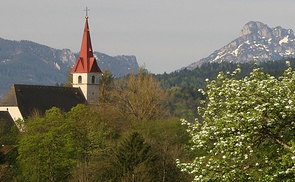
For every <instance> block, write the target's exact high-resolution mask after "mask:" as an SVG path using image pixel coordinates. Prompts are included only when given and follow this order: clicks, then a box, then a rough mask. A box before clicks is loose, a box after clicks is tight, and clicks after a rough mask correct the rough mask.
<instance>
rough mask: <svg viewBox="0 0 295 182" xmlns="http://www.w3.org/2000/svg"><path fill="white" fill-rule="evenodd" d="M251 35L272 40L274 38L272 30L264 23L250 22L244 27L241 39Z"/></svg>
mask: <svg viewBox="0 0 295 182" xmlns="http://www.w3.org/2000/svg"><path fill="white" fill-rule="evenodd" d="M249 34H258V35H260V36H261V37H266V38H270V37H271V36H272V29H271V28H269V27H268V26H267V25H266V24H264V23H262V22H259V21H250V22H248V23H246V24H245V25H244V27H243V29H242V30H241V33H240V37H242V36H246V35H249Z"/></svg>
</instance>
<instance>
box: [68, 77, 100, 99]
mask: <svg viewBox="0 0 295 182" xmlns="http://www.w3.org/2000/svg"><path fill="white" fill-rule="evenodd" d="M79 76H81V78H82V80H81V82H80V83H79ZM93 76H94V78H95V79H94V83H92V77H93ZM99 79H100V73H74V74H73V87H76V88H78V87H80V89H81V91H82V92H83V94H84V96H85V98H86V100H87V102H89V103H93V102H98V97H99Z"/></svg>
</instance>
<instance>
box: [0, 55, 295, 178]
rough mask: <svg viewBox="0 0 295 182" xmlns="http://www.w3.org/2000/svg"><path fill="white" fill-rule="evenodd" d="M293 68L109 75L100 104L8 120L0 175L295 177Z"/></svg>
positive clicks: (294, 63)
mask: <svg viewBox="0 0 295 182" xmlns="http://www.w3.org/2000/svg"><path fill="white" fill-rule="evenodd" d="M294 67H295V59H289V61H286V60H280V61H270V62H263V63H256V62H252V63H245V64H241V65H237V64H234V63H225V62H223V63H208V64H203V65H202V66H200V67H199V68H196V69H194V70H186V69H184V70H179V71H176V72H173V73H170V74H167V73H164V74H161V75H152V74H150V73H147V72H146V71H145V70H144V69H142V70H140V71H139V73H138V74H137V75H134V74H130V75H128V76H126V77H124V78H120V79H115V78H114V76H113V75H112V74H111V73H110V72H109V71H105V72H104V74H103V76H102V78H101V82H100V90H99V93H100V98H99V102H98V103H96V104H91V105H77V106H76V107H74V108H72V110H71V111H69V112H63V111H61V110H60V109H58V108H55V107H54V108H52V109H50V110H48V111H47V112H46V114H45V115H40V113H38V112H34V113H32V115H31V116H30V117H29V118H27V119H25V121H18V122H17V124H16V125H15V126H13V127H11V128H8V127H7V126H5V125H4V124H1V126H0V129H1V130H0V134H1V135H0V136H1V138H0V142H1V146H2V150H1V153H0V163H1V166H0V181H40V182H41V181H50V182H57V181H71V182H72V181H73V182H88V181H114V182H115V181H116V182H117V181H118V182H120V181H121V182H127V181H128V182H138V181H156V182H158V181H161V182H169V181H176V182H177V181H179V182H180V181H181V182H186V181H294V180H295V120H294V118H295V72H294V71H293V69H292V68H294ZM69 80H71V79H70V78H69ZM64 85H65V86H71V83H70V81H69V82H68V83H65V84H64ZM1 123H5V122H1ZM17 126H18V127H20V126H21V128H22V130H21V131H20V130H19V129H18V128H17Z"/></svg>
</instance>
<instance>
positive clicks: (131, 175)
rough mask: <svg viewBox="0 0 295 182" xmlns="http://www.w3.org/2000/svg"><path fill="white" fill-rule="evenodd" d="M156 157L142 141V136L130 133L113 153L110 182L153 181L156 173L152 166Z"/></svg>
mask: <svg viewBox="0 0 295 182" xmlns="http://www.w3.org/2000/svg"><path fill="white" fill-rule="evenodd" d="M155 160H156V156H155V155H154V154H153V153H152V151H151V146H150V145H149V144H147V143H146V142H145V141H144V138H143V137H142V135H140V134H139V133H137V132H133V133H131V135H129V136H128V137H127V138H125V139H124V140H123V141H122V142H121V143H120V144H119V146H118V147H117V149H116V150H115V152H114V159H113V161H112V162H111V163H112V164H111V166H112V167H111V171H112V179H111V180H112V181H126V182H127V181H133V182H134V181H155V178H156V177H157V176H156V175H157V173H156V171H153V164H154V163H155Z"/></svg>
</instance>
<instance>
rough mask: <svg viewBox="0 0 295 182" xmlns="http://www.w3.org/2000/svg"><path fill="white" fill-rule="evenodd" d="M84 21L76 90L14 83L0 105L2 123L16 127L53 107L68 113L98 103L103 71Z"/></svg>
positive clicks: (75, 83)
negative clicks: (81, 105)
mask: <svg viewBox="0 0 295 182" xmlns="http://www.w3.org/2000/svg"><path fill="white" fill-rule="evenodd" d="M85 19H86V22H85V27H84V33H83V39H82V45H81V50H80V56H79V58H78V59H77V61H76V64H75V65H74V67H73V69H72V71H71V74H72V75H73V83H72V84H73V87H57V86H41V85H21V84H14V85H12V86H11V88H10V90H9V91H8V92H7V93H6V95H5V96H4V97H3V99H2V101H1V102H0V122H6V123H10V124H13V122H15V121H16V120H25V119H27V118H28V117H29V116H31V115H32V114H34V113H38V114H40V115H44V114H45V111H46V110H48V109H50V108H52V107H58V108H60V109H61V110H62V111H64V112H68V111H70V110H71V108H72V107H75V106H76V105H78V104H91V103H96V102H97V101H98V97H99V80H100V77H101V75H102V71H101V69H100V68H99V66H98V65H97V61H96V59H95V57H94V56H93V50H92V44H91V38H90V31H89V25H88V16H87V15H86V17H85Z"/></svg>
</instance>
